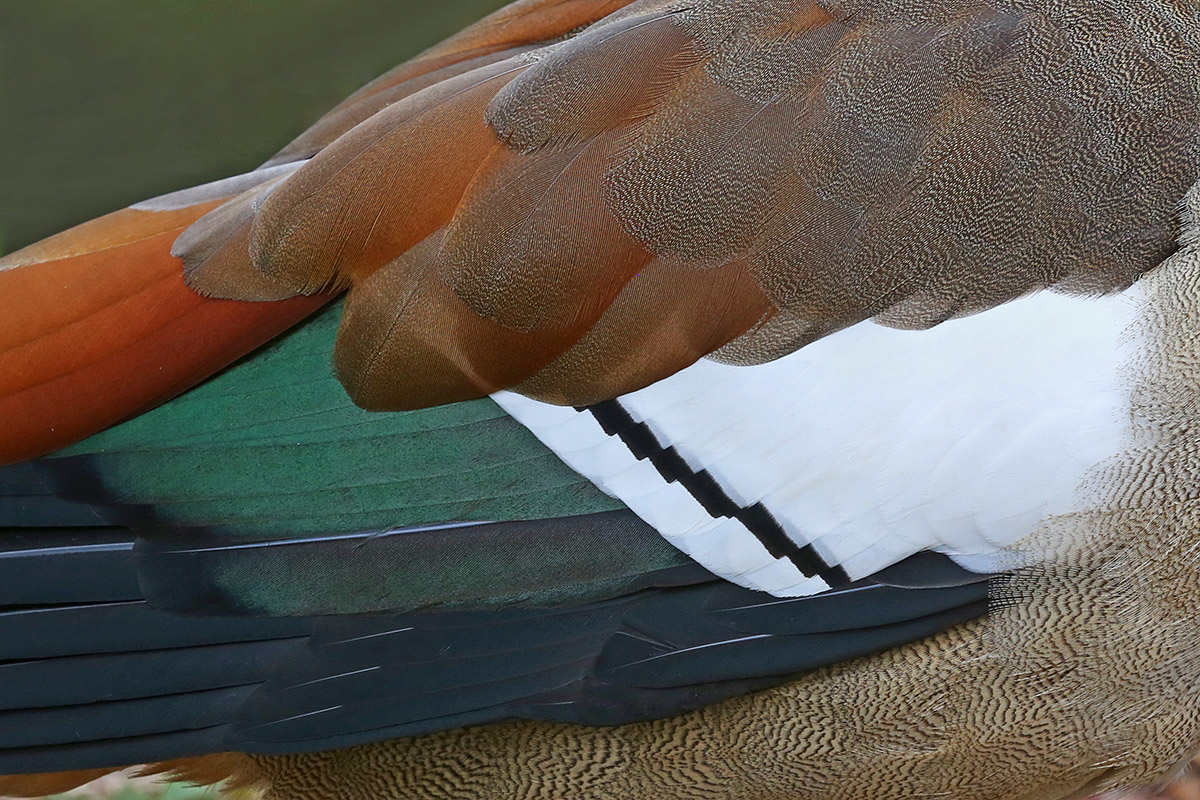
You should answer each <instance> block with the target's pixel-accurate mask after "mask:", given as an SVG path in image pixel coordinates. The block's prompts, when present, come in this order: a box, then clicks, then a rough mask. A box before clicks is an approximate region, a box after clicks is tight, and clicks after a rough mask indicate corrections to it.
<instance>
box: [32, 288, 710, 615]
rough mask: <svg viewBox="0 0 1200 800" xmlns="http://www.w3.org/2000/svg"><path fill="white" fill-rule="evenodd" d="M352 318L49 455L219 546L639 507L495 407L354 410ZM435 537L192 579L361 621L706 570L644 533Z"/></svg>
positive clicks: (227, 594)
mask: <svg viewBox="0 0 1200 800" xmlns="http://www.w3.org/2000/svg"><path fill="white" fill-rule="evenodd" d="M340 317H341V307H340V304H337V305H334V306H333V307H331V308H329V309H327V310H326V311H324V312H322V313H321V314H319V315H317V316H316V317H314V318H313V319H311V320H310V321H308V322H306V323H305V324H303V325H301V326H299V327H298V328H296V329H295V330H293V331H292V332H290V333H289V334H287V335H285V336H284V337H282V338H280V339H279V340H277V341H276V342H274V343H273V344H271V345H270V346H268V347H266V348H264V349H262V350H260V351H259V352H258V353H256V354H254V355H252V356H251V357H249V358H247V359H245V360H243V361H242V362H240V363H238V364H236V365H234V366H233V367H231V368H229V369H227V370H226V371H224V372H223V373H221V374H220V375H218V376H216V377H214V378H213V379H211V380H209V381H207V382H206V383H204V384H202V385H201V386H199V387H197V388H195V389H193V390H192V391H190V392H188V393H187V394H185V395H183V396H181V397H179V398H177V399H175V400H173V401H171V402H169V403H167V404H165V405H163V406H161V407H160V408H157V409H155V410H153V411H151V412H149V413H146V414H143V415H141V416H139V417H137V418H135V419H132V420H130V421H128V422H126V423H124V424H122V425H118V426H116V427H114V428H111V429H109V430H107V431H104V432H102V433H100V434H97V435H95V436H93V437H91V438H90V439H87V440H85V441H83V442H81V443H79V444H77V445H74V446H73V447H70V448H67V449H65V450H62V451H60V452H58V453H56V454H54V456H52V457H50V459H48V461H49V462H50V463H51V464H52V465H53V463H54V462H56V461H57V463H58V465H59V467H60V468H65V471H68V472H69V471H78V470H80V469H82V470H85V471H86V472H88V473H89V474H90V475H92V476H93V477H94V478H96V479H98V480H99V482H100V485H101V490H100V491H101V493H102V495H103V497H102V498H100V499H101V500H102V501H103V502H104V503H105V504H109V505H117V506H121V505H131V506H146V505H149V506H152V507H153V509H154V513H155V518H156V519H157V520H159V521H161V522H162V523H163V524H164V525H165V526H166V527H168V528H171V529H176V530H184V531H187V530H191V529H203V530H204V534H203V536H204V539H205V541H206V542H207V543H210V544H211V543H212V542H213V541H225V542H228V543H239V542H263V541H272V540H294V539H304V538H306V537H324V536H331V535H336V534H339V533H355V532H360V531H386V530H391V529H395V528H408V527H414V526H422V525H431V524H439V523H448V522H484V521H520V520H543V519H556V518H560V517H577V516H580V515H587V514H595V513H599V512H605V511H614V510H619V509H623V508H624V506H623V505H622V504H621V503H620V501H618V500H615V499H613V498H611V497H609V496H608V495H605V494H604V493H603V492H601V491H599V490H598V489H596V488H595V487H594V486H593V485H592V484H591V483H590V482H589V481H587V480H586V479H585V478H583V477H582V476H580V475H578V474H577V473H575V472H574V471H573V470H571V469H570V468H569V467H567V466H566V465H565V464H563V463H562V462H561V461H560V460H559V459H558V458H557V457H556V456H555V455H554V454H553V453H552V452H551V451H550V450H549V449H547V448H546V447H545V446H544V445H542V444H541V442H539V441H538V440H537V439H536V438H535V437H534V436H533V435H532V434H531V433H529V432H528V431H527V430H526V429H525V428H524V427H522V426H521V425H520V424H519V423H517V422H516V421H515V420H513V419H512V418H511V417H509V416H508V415H507V414H506V413H505V412H504V411H503V410H502V409H501V408H500V407H499V406H498V405H496V404H495V403H494V402H492V401H491V400H489V399H486V398H485V399H481V400H473V401H469V402H463V403H455V404H452V405H447V406H441V407H437V408H429V409H422V410H419V411H410V412H403V413H374V412H367V411H363V410H362V409H360V408H358V407H356V406H354V405H353V403H351V401H350V400H349V398H348V397H347V395H346V393H345V392H344V391H343V390H342V388H341V386H340V385H339V384H338V382H337V380H336V379H335V378H334V377H333V374H332V371H331V369H330V366H329V353H330V351H331V348H332V344H333V340H334V337H335V334H336V330H337V323H338V321H339V319H340ZM93 499H94V498H93ZM421 536H426V535H425V534H417V535H416V538H414V540H413V542H411V543H409V542H406V543H405V544H404V547H403V552H404V558H403V559H402V560H401V563H398V564H397V563H394V561H395V559H394V558H393V559H392V561H390V562H389V563H387V564H386V565H384V566H380V565H376V564H371V563H365V564H357V565H356V562H355V559H354V558H353V557H352V556H351V557H348V558H347V557H345V555H344V554H341V555H339V554H338V552H339V551H337V550H336V549H334V550H333V551H332V553H333V555H325V554H317V555H315V556H314V557H311V558H309V557H306V559H305V560H303V562H302V563H300V564H296V563H293V562H291V561H289V562H288V563H287V568H286V570H284V571H283V572H280V570H279V569H278V568H277V567H273V566H272V562H271V561H270V557H271V552H265V553H264V552H260V553H256V554H249V553H234V552H231V554H230V555H229V556H228V557H227V558H225V559H224V560H223V561H218V562H213V563H216V564H218V566H216V567H212V565H211V563H210V564H209V566H210V567H211V568H210V569H209V574H207V575H199V574H197V575H195V576H191V578H190V579H194V580H196V581H207V582H208V583H209V585H210V593H211V594H213V595H214V596H220V597H222V598H226V599H228V598H233V604H234V605H236V606H238V607H239V608H242V609H244V610H247V611H250V612H253V613H267V614H295V613H335V612H340V613H348V612H367V611H373V610H383V609H396V608H401V607H417V606H424V605H430V604H462V603H469V604H488V603H511V602H525V603H530V602H538V603H543V602H544V603H562V602H573V601H582V600H587V599H595V598H597V597H602V596H609V595H612V594H619V593H620V592H622V591H624V590H625V588H626V587H627V586H629V585H632V584H634V583H636V580H637V578H638V576H640V575H642V574H645V573H649V572H654V571H657V570H663V569H670V568H673V567H677V566H680V565H684V564H688V563H690V562H689V561H688V559H687V558H686V557H685V556H683V555H682V554H681V553H679V552H678V551H677V550H675V549H674V548H673V547H671V546H670V545H669V544H667V543H666V542H665V541H663V540H662V539H661V538H659V537H658V536H657V535H649V536H647V534H645V533H643V532H637V531H635V532H633V533H630V532H629V531H624V532H621V533H620V534H619V535H618V533H617V532H615V531H614V532H613V534H612V536H611V541H610V540H609V538H608V537H606V538H605V540H604V541H602V542H597V541H595V537H593V538H592V539H591V540H589V541H575V540H573V539H571V538H570V537H571V536H577V537H578V536H581V535H580V534H565V533H564V534H563V535H562V536H560V537H558V538H557V539H556V540H555V541H554V542H546V543H545V546H539V547H537V548H529V547H524V548H523V549H522V548H514V547H512V546H506V542H505V541H501V540H497V536H496V535H490V534H478V533H476V534H472V536H471V537H468V538H464V539H463V540H462V541H463V543H464V544H466V543H467V542H468V541H470V542H471V546H469V547H464V546H456V542H457V541H458V540H456V539H454V538H452V537H446V536H445V535H440V536H426V538H424V539H421V538H420V537H421ZM526 544H527V543H526ZM264 558H266V559H267V560H266V561H264V560H263V559H264ZM273 569H274V572H272V570H273Z"/></svg>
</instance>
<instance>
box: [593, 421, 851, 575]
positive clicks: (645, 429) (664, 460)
mask: <svg viewBox="0 0 1200 800" xmlns="http://www.w3.org/2000/svg"><path fill="white" fill-rule="evenodd" d="M576 410H578V411H580V412H581V413H582V412H584V411H587V412H590V413H591V415H592V416H593V417H595V419H596V422H598V423H599V424H600V427H601V428H602V429H603V430H604V432H605V433H606V434H608V435H609V436H615V437H616V438H618V439H620V441H621V442H622V443H624V445H625V446H626V447H628V448H629V452H630V453H632V454H633V456H634V457H635V458H637V459H638V460H639V461H643V460H648V461H649V462H650V463H651V464H652V465H653V466H654V468H655V469H657V470H658V472H659V474H660V475H662V477H663V479H664V480H666V481H667V482H668V483H678V484H679V485H681V486H682V487H683V488H684V489H686V490H687V491H688V493H689V494H690V495H692V497H694V498H696V502H698V503H699V504H700V505H701V506H702V507H703V508H704V510H705V511H707V512H708V513H709V515H710V516H712V517H713V518H714V519H716V518H718V517H727V518H730V519H736V520H737V521H738V522H740V523H742V524H743V525H745V526H746V529H747V530H749V531H750V532H751V533H752V534H754V537H755V538H756V539H758V541H759V542H760V543H762V545H763V547H765V548H766V549H767V552H768V553H770V554H771V555H772V556H774V557H775V558H786V559H788V560H789V561H791V562H792V563H793V564H795V566H796V568H797V569H799V570H800V572H802V573H803V574H804V576H805V577H806V578H811V577H813V576H819V577H820V578H821V579H822V580H824V581H825V582H826V583H827V584H829V586H830V588H838V587H841V586H846V585H847V584H849V583H850V582H851V580H850V576H849V575H847V574H846V571H845V570H844V569H842V567H841V566H840V565H838V564H830V563H828V562H827V561H825V559H823V558H822V557H821V555H820V554H819V553H818V552H817V551H816V548H814V547H813V546H812V545H811V544H808V543H804V544H800V543H798V542H796V541H794V540H792V538H791V537H790V536H788V534H787V531H785V530H784V528H783V526H782V525H780V524H779V521H778V520H777V519H776V518H775V516H774V515H773V514H772V513H771V511H770V510H769V509H768V508H767V507H766V506H765V505H763V504H762V503H761V502H758V503H754V504H753V505H751V506H741V505H738V503H737V502H736V501H735V500H734V499H733V498H732V497H730V496H729V494H728V493H727V492H726V491H725V490H724V489H723V488H722V487H721V484H720V483H718V482H717V479H716V478H714V477H713V476H712V474H710V473H709V472H708V471H707V470H703V469H701V470H696V469H693V468H692V467H691V466H690V465H689V464H688V463H687V461H686V460H684V458H683V456H681V455H680V454H679V451H678V450H676V449H675V447H674V446H673V445H668V446H664V445H663V444H662V442H660V441H659V440H658V437H657V436H655V434H654V431H652V430H651V429H650V426H649V425H647V424H646V423H644V422H638V421H637V420H635V419H634V418H633V416H632V415H631V414H630V413H629V411H628V410H626V408H625V407H624V406H622V405H621V403H620V401H619V400H606V401H604V402H603V403H597V404H595V405H591V406H586V407H584V408H580V409H576Z"/></svg>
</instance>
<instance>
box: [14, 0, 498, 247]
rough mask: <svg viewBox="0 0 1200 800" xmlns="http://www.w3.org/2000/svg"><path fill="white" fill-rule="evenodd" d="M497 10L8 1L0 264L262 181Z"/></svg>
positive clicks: (212, 0) (341, 1) (450, 4)
mask: <svg viewBox="0 0 1200 800" xmlns="http://www.w3.org/2000/svg"><path fill="white" fill-rule="evenodd" d="M501 5H503V2H501V0H443V1H442V2H428V0H203V1H202V0H104V1H103V2H98V1H97V0H0V243H2V244H0V249H7V250H14V249H16V248H19V247H23V246H24V245H26V244H29V243H30V242H32V241H36V240H37V239H40V238H43V237H45V236H48V235H49V234H52V233H54V232H56V231H58V230H61V229H62V228H65V227H68V226H70V225H73V224H75V223H78V222H82V221H83V220H86V219H89V218H91V217H94V216H97V215H99V214H102V213H104V212H107V211H111V210H114V209H116V208H120V207H122V206H124V205H127V204H128V203H131V202H136V201H138V200H142V199H145V198H147V197H152V196H154V195H156V194H162V193H163V192H167V191H171V190H173V189H178V188H182V187H184V186H189V185H193V184H196V183H201V182H204V181H207V180H212V179H214V178H219V177H223V176H225V175H230V174H234V173H238V172H244V171H245V170H247V169H250V168H253V167H255V166H257V165H258V164H259V163H261V162H262V161H264V160H265V159H266V158H267V157H269V156H270V155H271V154H272V153H273V152H274V151H276V150H277V149H279V148H280V147H282V146H283V145H284V144H286V143H287V142H288V141H290V140H291V139H292V138H293V137H294V136H295V135H296V134H298V133H299V132H300V131H302V130H303V129H304V128H305V127H307V126H308V125H309V124H310V123H311V122H313V121H314V120H316V118H317V117H318V116H320V115H321V114H322V113H323V112H324V111H326V110H328V109H329V108H330V107H331V106H333V105H334V104H335V103H337V102H338V101H339V100H341V99H342V98H343V97H345V96H346V95H348V94H350V93H351V92H353V91H354V90H355V89H357V88H358V87H359V86H360V85H362V84H363V83H366V82H367V81H368V80H370V79H371V78H373V77H375V76H376V75H378V74H379V73H381V72H383V71H384V70H386V69H389V68H390V67H392V66H395V65H396V64H398V63H400V62H401V61H403V60H404V59H406V58H408V57H409V56H411V55H413V54H415V53H417V52H419V51H420V50H423V49H424V48H426V47H428V46H429V45H431V44H433V43H435V42H437V41H438V40H440V39H442V38H444V37H445V36H448V35H449V34H451V33H454V32H455V31H457V30H459V29H460V28H462V27H464V26H466V25H467V24H469V23H471V22H473V21H474V20H476V19H478V18H480V17H482V16H484V15H485V14H487V13H488V12H490V11H493V10H495V9H496V8H499V7H500V6H501Z"/></svg>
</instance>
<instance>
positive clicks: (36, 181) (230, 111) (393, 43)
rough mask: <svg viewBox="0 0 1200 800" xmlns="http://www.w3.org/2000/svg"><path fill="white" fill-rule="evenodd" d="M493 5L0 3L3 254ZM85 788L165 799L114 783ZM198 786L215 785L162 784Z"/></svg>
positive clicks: (282, 123) (247, 155)
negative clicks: (100, 786) (95, 787)
mask: <svg viewBox="0 0 1200 800" xmlns="http://www.w3.org/2000/svg"><path fill="white" fill-rule="evenodd" d="M501 5H503V2H502V0H449V1H446V0H443V2H429V1H428V0H104V1H103V2H99V1H98V0H0V252H5V251H11V250H15V249H17V248H19V247H23V246H24V245H26V244H29V243H30V242H33V241H36V240H38V239H41V238H43V237H45V236H48V235H50V234H52V233H55V232H57V231H59V230H62V229H63V228H67V227H69V226H71V225H74V224H76V223H79V222H82V221H84V220H87V219H90V218H92V217H95V216H98V215H100V214H103V213H105V212H108V211H112V210H115V209H117V208H121V207H123V206H125V205H128V204H129V203H131V202H136V201H138V200H142V199H145V198H147V197H153V196H154V195H157V194H162V193H164V192H168V191H171V190H174V189H179V188H182V187H185V186H190V185H194V184H197V183H202V182H204V181H208V180H213V179H216V178H220V177H224V176H226V175H231V174H236V173H239V172H244V171H246V170H247V169H252V168H253V167H255V166H257V165H258V164H259V163H261V162H262V161H264V160H265V159H266V158H268V157H269V156H270V155H271V154H272V153H274V152H275V151H276V150H278V149H279V148H280V147H282V146H283V145H285V144H286V143H287V142H288V141H290V140H291V139H292V138H293V137H294V136H296V134H298V133H300V131H302V130H303V129H304V128H306V127H307V126H308V125H309V124H310V123H312V122H313V121H315V120H316V119H317V117H319V116H320V115H321V114H322V113H323V112H324V111H326V110H328V109H329V108H330V107H332V106H333V105H334V104H335V103H337V102H338V101H339V100H341V99H342V98H343V97H345V96H346V95H348V94H350V93H351V92H353V91H354V90H355V89H357V88H358V87H359V86H361V85H362V84H363V83H366V82H367V81H368V80H370V79H371V78H373V77H375V76H376V75H378V74H379V73H381V72H383V71H384V70H387V69H389V68H391V67H393V66H395V65H396V64H398V63H400V62H401V61H403V60H404V59H406V58H408V57H409V56H411V55H413V54H415V53H417V52H419V51H421V50H423V49H424V48H426V47H428V46H429V45H431V44H434V43H435V42H437V41H438V40H440V39H442V38H444V37H446V36H448V35H449V34H451V33H454V32H455V31H457V30H459V29H460V28H462V27H464V26H466V25H467V24H469V23H471V22H473V21H474V20H476V19H478V18H480V17H482V16H484V15H485V14H487V13H488V12H490V11H493V10H495V9H496V8H499V7H500V6H501ZM146 791H149V792H151V793H150V794H146V793H145V792H146ZM87 796H88V797H100V796H108V797H112V798H119V800H141V799H142V798H149V797H162V796H163V795H162V794H161V792H160V791H159V790H153V789H149V790H148V789H139V788H136V787H134V786H129V785H121V784H120V783H119V782H116V781H113V782H110V785H109V786H107V787H104V788H98V789H97V791H96V792H93V793H90V794H88V795H87ZM197 797H209V798H212V797H214V795H213V794H212V793H211V792H208V793H201V792H200V790H193V789H186V788H184V787H172V788H171V789H170V790H169V794H167V795H166V798H167V800H193V798H197Z"/></svg>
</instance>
